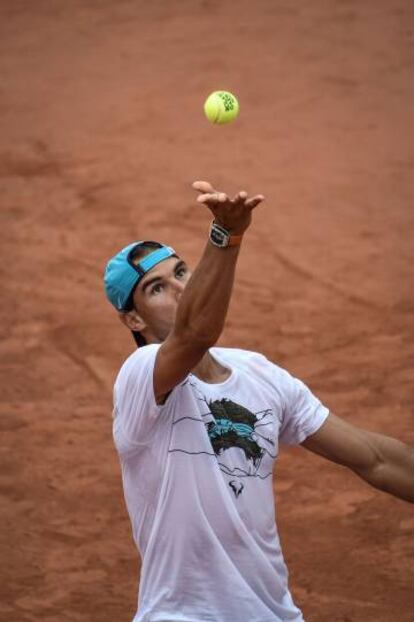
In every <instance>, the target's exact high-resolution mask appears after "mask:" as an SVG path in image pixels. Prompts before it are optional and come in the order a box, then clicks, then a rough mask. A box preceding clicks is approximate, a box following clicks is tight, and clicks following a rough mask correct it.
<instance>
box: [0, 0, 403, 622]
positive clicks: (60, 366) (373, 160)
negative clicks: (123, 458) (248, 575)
mask: <svg viewBox="0 0 414 622" xmlns="http://www.w3.org/2000/svg"><path fill="white" fill-rule="evenodd" d="M0 24H1V26H0V74H1V83H0V113H1V114H0V137H1V138H0V140H1V149H0V175H1V177H0V184H1V210H0V217H1V253H2V261H1V264H0V270H1V298H2V305H1V338H2V341H1V375H2V381H1V387H2V389H1V418H0V425H1V444H2V458H1V460H2V464H1V468H0V484H1V487H0V491H1V502H0V503H1V505H0V507H1V524H2V536H1V555H0V557H1V582H0V586H1V597H0V620H1V621H5V622H6V621H7V622H14V621H18V622H31V621H33V620H39V621H42V622H66V621H70V622H95V621H96V622H123V621H129V620H130V619H131V618H132V615H133V613H134V611H135V607H136V594H137V581H138V571H139V560H138V556H137V554H136V552H135V549H134V544H133V542H132V538H131V533H130V527H129V521H128V517H127V514H126V510H125V507H124V503H123V495H122V488H121V480H120V472H119V466H118V460H117V456H116V453H115V450H114V448H113V444H112V436H111V387H112V382H113V379H114V376H115V374H116V372H117V370H118V368H119V366H120V364H121V362H122V361H123V359H124V358H126V356H127V355H128V354H129V353H130V352H131V351H132V349H133V342H132V340H131V339H130V336H129V334H128V332H127V331H126V329H125V328H123V327H122V326H121V324H120V323H119V321H118V319H117V317H116V313H115V312H114V311H113V310H112V309H111V308H110V306H109V305H108V304H107V302H106V301H105V299H104V295H103V290H102V283H101V275H102V271H103V268H104V264H105V262H106V260H107V259H108V257H109V256H111V255H112V254H113V253H114V252H115V251H117V250H118V249H119V248H120V247H121V246H123V245H124V244H127V243H129V242H130V241H132V240H134V239H145V238H149V239H152V238H156V239H160V240H161V241H164V242H167V243H169V244H171V245H173V246H175V247H176V249H177V250H178V252H179V253H180V254H181V255H182V256H183V257H184V258H185V259H187V261H188V262H189V263H190V264H191V265H194V264H195V263H196V262H197V260H198V258H199V256H200V254H201V252H202V249H203V246H204V244H205V240H206V236H207V230H208V223H209V216H208V214H207V213H205V212H204V211H203V208H201V207H199V206H197V205H196V204H195V202H194V198H195V197H194V192H193V191H192V190H191V187H190V184H191V182H192V181H193V180H195V179H207V180H210V181H212V182H213V183H214V184H215V185H216V186H217V187H218V188H220V189H223V190H225V191H227V192H235V191H236V190H241V189H246V190H247V191H248V192H249V193H258V192H262V193H264V194H265V195H266V202H265V203H264V204H263V206H261V207H260V208H258V210H257V212H256V214H255V218H254V222H253V225H252V227H251V229H250V231H249V233H248V235H247V236H246V239H245V242H244V248H243V251H242V256H241V259H240V263H239V267H238V272H237V283H236V287H235V293H234V297H233V302H232V306H231V309H230V313H229V317H228V321H227V327H226V330H225V333H224V334H223V337H222V339H221V343H222V344H224V345H230V346H235V347H242V348H247V349H253V350H258V351H260V352H263V353H265V354H266V355H267V356H268V357H269V358H270V359H272V360H273V361H275V362H277V363H278V364H280V365H282V366H283V367H286V368H287V369H288V370H290V371H291V372H292V373H293V374H295V375H297V376H299V377H300V378H301V379H302V380H304V381H305V382H306V383H307V384H308V385H309V386H310V387H311V388H312V390H313V391H314V392H315V393H316V394H317V395H318V396H319V397H320V398H321V399H322V400H323V402H324V403H325V404H326V405H327V406H328V407H329V408H331V409H332V411H333V412H335V413H337V414H338V415H340V416H342V417H343V418H344V419H346V420H347V421H350V422H352V423H354V424H356V425H361V426H364V427H366V428H368V429H371V430H376V431H379V432H382V433H384V434H389V435H392V436H395V437H397V438H399V439H401V440H402V441H404V442H406V443H410V444H414V432H413V398H414V386H413V384H414V383H413V363H414V348H413V334H414V330H413V311H414V299H413V276H414V275H413V236H414V209H413V199H414V182H413V172H412V171H413V165H414V141H413V133H412V127H413V100H414V82H413V68H414V9H413V4H412V2H411V1H410V0H393V2H389V1H387V0H375V1H374V0H371V1H367V2H359V1H358V0H343V1H339V0H337V1H333V0H332V2H326V1H323V0H315V1H313V2H305V1H304V0H302V1H297V2H292V1H288V0H284V1H282V0H256V2H250V1H248V0H241V1H240V2H237V6H236V5H235V3H234V2H232V1H230V0H225V1H221V2H218V1H216V0H202V1H201V0H180V1H178V0H177V2H172V1H170V2H168V1H167V0H165V1H161V0H152V1H150V2H141V1H133V0H125V1H121V0H118V1H115V0H112V1H109V0H101V1H99V2H98V1H97V0H71V1H70V2H68V1H67V0H53V1H51V0H38V1H37V2H35V3H34V2H30V1H29V0H3V1H2V2H1V5H0ZM217 88H218V89H220V88H224V89H227V90H230V91H233V92H235V93H236V94H237V95H238V97H239V100H240V106H241V113H240V117H239V119H238V120H237V122H235V123H234V124H232V125H230V126H226V127H213V126H211V125H209V124H208V122H207V121H206V120H205V118H204V117H203V113H202V105H203V101H204V99H205V97H206V96H207V95H208V93H209V92H210V91H212V90H215V89H217ZM274 481H275V490H276V503H277V514H278V526H279V530H280V534H281V538H282V544H283V547H284V553H285V557H286V561H287V563H288V566H289V569H290V582H291V590H292V593H293V596H294V598H295V600H296V601H297V603H298V605H300V606H301V607H302V609H303V611H304V615H305V618H306V620H307V622H339V621H340V622H345V621H346V622H367V621H372V622H411V621H412V620H413V607H414V597H413V580H414V570H413V565H414V549H413V529H414V515H413V506H411V505H409V504H408V503H405V502H403V501H400V500H397V499H394V498H393V497H391V496H388V495H386V494H384V493H380V492H376V491H375V490H374V489H371V488H369V487H368V486H367V485H366V484H365V483H364V482H361V481H360V480H359V479H357V478H356V477H355V476H354V475H353V474H351V473H349V472H347V471H345V470H344V469H343V468H341V467H338V466H335V465H333V464H331V463H328V462H327V461H324V460H322V459H321V458H318V457H316V456H313V455H311V454H309V453H308V452H307V451H306V450H304V449H302V448H295V449H293V450H283V451H282V453H281V456H280V459H279V461H278V463H277V465H276V469H275V480H274Z"/></svg>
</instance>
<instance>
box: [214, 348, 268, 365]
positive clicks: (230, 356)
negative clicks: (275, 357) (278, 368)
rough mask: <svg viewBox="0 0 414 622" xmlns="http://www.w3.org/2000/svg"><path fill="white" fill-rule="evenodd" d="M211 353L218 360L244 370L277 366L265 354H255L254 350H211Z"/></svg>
mask: <svg viewBox="0 0 414 622" xmlns="http://www.w3.org/2000/svg"><path fill="white" fill-rule="evenodd" d="M210 351H211V353H212V355H213V356H216V357H217V358H218V359H220V360H223V361H224V362H226V363H228V364H231V365H234V366H235V367H242V368H243V367H244V368H247V369H248V368H251V367H253V368H255V367H261V368H269V369H270V368H272V367H275V364H274V363H272V362H271V361H270V360H269V359H268V358H266V356H265V355H264V354H260V352H254V351H253V350H243V349H241V348H219V347H215V348H211V350H210Z"/></svg>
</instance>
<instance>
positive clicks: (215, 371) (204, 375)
mask: <svg viewBox="0 0 414 622" xmlns="http://www.w3.org/2000/svg"><path fill="white" fill-rule="evenodd" d="M192 373H193V374H194V375H195V376H197V378H199V379H200V380H202V381H203V382H207V383H209V384H218V383H221V382H224V381H225V380H227V378H228V377H229V376H230V374H231V371H230V370H229V369H228V368H227V367H224V366H223V365H221V364H220V363H219V362H218V361H217V360H216V359H214V358H213V357H212V356H211V354H210V352H209V351H208V350H207V352H206V353H205V354H204V356H203V358H202V359H201V361H200V362H199V363H197V365H196V366H195V367H194V368H193V370H192Z"/></svg>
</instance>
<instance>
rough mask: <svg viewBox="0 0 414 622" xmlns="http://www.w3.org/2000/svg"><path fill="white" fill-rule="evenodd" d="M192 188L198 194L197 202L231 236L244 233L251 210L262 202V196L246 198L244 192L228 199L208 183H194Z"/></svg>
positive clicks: (249, 221) (248, 222)
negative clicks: (205, 208)
mask: <svg viewBox="0 0 414 622" xmlns="http://www.w3.org/2000/svg"><path fill="white" fill-rule="evenodd" d="M193 188H194V190H197V191H198V192H199V193H200V194H199V196H198V197H197V202H198V203H202V204H203V205H205V206H206V207H208V209H209V210H210V211H211V212H212V214H213V216H214V218H215V220H216V222H217V223H218V224H220V225H222V226H223V227H224V228H225V229H227V231H229V232H230V233H232V234H233V235H241V234H242V233H244V231H246V229H247V228H248V226H249V225H250V223H251V220H252V210H253V209H254V208H255V207H257V205H259V203H261V202H262V201H264V196H263V195H262V194H256V195H255V196H253V197H248V196H247V192H244V190H242V191H241V192H238V193H237V194H236V195H235V197H234V198H233V199H230V198H229V197H228V196H227V194H225V193H224V192H220V191H219V190H215V189H214V188H213V186H212V185H211V184H210V183H209V182H208V181H195V182H194V183H193Z"/></svg>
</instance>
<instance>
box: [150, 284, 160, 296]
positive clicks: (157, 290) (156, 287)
mask: <svg viewBox="0 0 414 622" xmlns="http://www.w3.org/2000/svg"><path fill="white" fill-rule="evenodd" d="M161 291H162V283H156V284H155V285H153V286H152V287H151V294H159V293H160V292H161Z"/></svg>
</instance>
